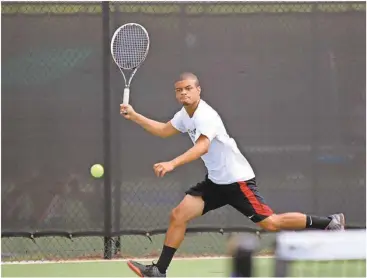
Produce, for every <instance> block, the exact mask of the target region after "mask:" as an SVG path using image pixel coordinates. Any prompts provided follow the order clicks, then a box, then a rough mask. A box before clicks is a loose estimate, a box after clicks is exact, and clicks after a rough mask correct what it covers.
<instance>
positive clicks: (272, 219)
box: [257, 214, 280, 232]
mask: <svg viewBox="0 0 367 278" xmlns="http://www.w3.org/2000/svg"><path fill="white" fill-rule="evenodd" d="M257 224H258V225H259V226H260V227H261V228H262V229H264V230H266V231H269V232H277V231H279V230H280V218H279V217H278V216H277V215H276V214H273V215H271V216H269V217H267V218H266V219H264V220H263V221H261V222H259V223H257Z"/></svg>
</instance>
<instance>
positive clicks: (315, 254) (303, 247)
mask: <svg viewBox="0 0 367 278" xmlns="http://www.w3.org/2000/svg"><path fill="white" fill-rule="evenodd" d="M274 274H275V276H276V277H366V230H347V231H304V232H282V233H279V234H278V235H277V238H276V251H275V273H274Z"/></svg>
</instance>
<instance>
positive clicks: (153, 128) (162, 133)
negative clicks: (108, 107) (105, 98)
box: [120, 104, 180, 138]
mask: <svg viewBox="0 0 367 278" xmlns="http://www.w3.org/2000/svg"><path fill="white" fill-rule="evenodd" d="M120 114H121V115H122V116H124V117H125V118H126V119H129V120H131V121H133V122H135V123H137V124H138V125H140V126H141V127H142V128H144V129H145V130H146V131H148V132H149V133H151V134H153V135H155V136H159V137H162V138H167V137H170V136H172V135H175V134H178V133H180V131H178V130H177V129H176V128H174V127H173V125H172V124H171V122H170V121H169V122H167V123H161V122H157V121H155V120H152V119H149V118H147V117H145V116H143V115H141V114H139V113H137V112H135V110H134V109H133V108H132V106H131V105H124V104H121V105H120Z"/></svg>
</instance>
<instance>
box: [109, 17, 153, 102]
mask: <svg viewBox="0 0 367 278" xmlns="http://www.w3.org/2000/svg"><path fill="white" fill-rule="evenodd" d="M149 43H150V40H149V35H148V32H147V30H146V29H145V28H144V27H143V26H141V25H140V24H137V23H127V24H125V25H122V26H121V27H119V28H118V29H117V30H116V31H115V33H114V34H113V36H112V39H111V54H112V57H113V60H114V61H115V63H116V65H117V66H118V68H119V69H120V71H121V73H122V76H123V77H124V81H125V89H124V91H123V96H122V99H123V104H129V97H130V84H131V81H132V79H133V77H134V75H135V73H136V71H137V70H138V68H139V67H140V66H141V65H142V64H143V62H144V60H145V58H146V57H147V55H148V51H149ZM128 73H130V77H129V78H128V79H127V78H126V77H127V74H128Z"/></svg>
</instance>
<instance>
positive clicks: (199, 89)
mask: <svg viewBox="0 0 367 278" xmlns="http://www.w3.org/2000/svg"><path fill="white" fill-rule="evenodd" d="M197 88H198V91H199V95H200V93H201V87H200V86H198V87H197Z"/></svg>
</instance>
